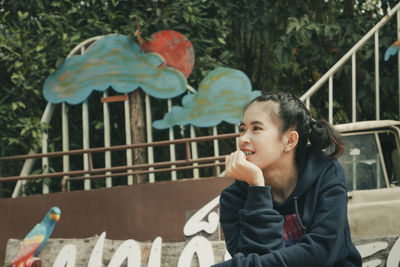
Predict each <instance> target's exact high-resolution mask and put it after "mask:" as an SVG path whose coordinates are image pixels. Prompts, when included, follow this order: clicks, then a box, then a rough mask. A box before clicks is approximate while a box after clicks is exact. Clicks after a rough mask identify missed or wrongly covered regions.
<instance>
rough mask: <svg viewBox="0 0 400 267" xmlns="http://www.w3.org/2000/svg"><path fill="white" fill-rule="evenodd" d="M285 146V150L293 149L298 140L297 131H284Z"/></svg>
mask: <svg viewBox="0 0 400 267" xmlns="http://www.w3.org/2000/svg"><path fill="white" fill-rule="evenodd" d="M285 139H286V140H285V141H286V144H285V145H286V147H285V151H286V152H289V151H290V150H292V149H294V148H295V147H296V145H297V143H298V142H299V133H298V132H297V131H290V130H289V131H287V132H286V138H285Z"/></svg>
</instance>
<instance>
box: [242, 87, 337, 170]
mask: <svg viewBox="0 0 400 267" xmlns="http://www.w3.org/2000/svg"><path fill="white" fill-rule="evenodd" d="M268 101H272V102H275V103H277V104H278V108H273V107H267V109H268V111H269V112H270V113H271V115H272V118H273V120H275V121H276V122H277V123H278V124H277V125H278V127H279V126H280V128H281V129H280V130H281V133H285V132H286V131H287V130H289V129H291V128H294V129H295V130H296V131H297V133H298V134H299V141H298V144H297V149H296V162H297V164H299V163H300V162H301V161H302V160H303V158H304V156H305V150H306V146H307V142H308V141H310V143H311V146H312V147H313V148H314V149H316V150H323V149H326V148H329V150H330V151H331V150H333V152H332V153H330V154H329V156H331V157H339V156H340V155H341V154H342V152H343V148H344V144H343V141H342V137H341V136H340V134H339V133H338V132H337V131H336V130H335V129H334V128H333V127H332V125H330V124H329V123H328V122H326V121H323V120H315V119H313V118H312V117H311V115H310V111H309V110H308V109H307V108H306V106H305V105H304V103H303V102H302V101H301V100H300V99H298V98H297V97H295V96H294V95H292V94H290V93H280V92H270V93H267V94H265V95H262V96H259V97H256V98H255V99H253V100H252V101H251V102H250V103H248V104H247V105H246V107H245V110H246V109H247V108H248V107H249V106H250V105H251V104H253V103H255V102H268Z"/></svg>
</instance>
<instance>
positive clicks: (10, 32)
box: [0, 0, 398, 175]
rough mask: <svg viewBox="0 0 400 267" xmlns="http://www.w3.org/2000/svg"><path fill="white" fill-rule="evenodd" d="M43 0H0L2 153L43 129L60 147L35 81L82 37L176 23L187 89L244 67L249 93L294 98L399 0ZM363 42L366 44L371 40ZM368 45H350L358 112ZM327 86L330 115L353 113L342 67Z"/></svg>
mask: <svg viewBox="0 0 400 267" xmlns="http://www.w3.org/2000/svg"><path fill="white" fill-rule="evenodd" d="M50 2H51V3H50V4H49V3H48V1H44V0H26V1H0V58H1V64H0V129H1V131H0V147H1V153H2V155H4V156H5V155H15V154H25V153H27V152H28V150H29V148H30V147H31V146H32V144H38V143H39V142H40V138H39V137H40V133H41V131H49V134H50V136H51V138H50V141H51V143H50V144H49V146H50V148H51V149H53V150H55V149H59V141H60V138H61V137H60V133H59V131H58V132H57V131H56V130H57V129H59V128H60V127H61V126H60V125H59V124H56V125H53V128H49V127H48V126H46V125H42V124H41V123H40V118H41V116H42V113H43V110H44V108H45V105H46V103H45V101H44V99H43V96H42V86H43V83H44V80H45V79H46V77H47V76H49V75H50V74H51V73H52V72H54V71H55V69H56V68H58V67H59V66H60V64H61V63H62V62H63V61H64V59H65V57H66V56H67V55H68V54H69V52H70V51H71V49H73V48H74V47H75V46H76V45H78V44H79V43H80V42H82V41H84V40H86V39H88V38H91V37H94V36H98V35H105V34H110V33H121V34H125V35H128V36H130V37H131V38H133V39H136V38H137V37H136V36H135V31H136V30H137V29H139V30H140V31H141V36H142V38H143V39H144V40H146V38H149V37H150V36H151V34H153V33H155V32H157V31H160V30H165V29H172V30H176V31H179V32H181V33H182V34H184V35H185V36H186V37H187V38H188V39H189V40H190V41H191V43H192V44H193V47H194V50H195V65H194V69H193V72H192V74H191V75H190V77H189V83H190V84H191V85H192V86H193V87H195V88H197V87H198V84H199V83H200V81H201V80H202V79H203V78H204V76H205V75H206V74H207V73H208V72H209V71H211V70H213V69H215V68H217V67H230V68H236V69H239V70H242V71H243V72H245V73H246V74H247V76H249V77H250V79H251V82H252V85H253V88H255V89H257V90H264V91H271V90H282V91H289V92H293V93H295V94H296V95H298V96H300V95H301V94H302V93H304V92H305V90H306V89H307V88H309V87H310V86H312V84H313V83H314V82H315V81H316V80H317V79H318V78H319V77H321V75H323V74H324V73H325V72H326V71H327V70H328V69H329V68H330V67H331V66H333V64H335V63H336V62H337V61H338V60H339V59H340V57H341V56H342V55H344V54H345V53H346V52H347V51H348V49H350V48H351V47H352V46H353V45H354V44H355V43H356V42H357V41H358V40H359V39H360V38H361V37H362V36H363V35H364V34H365V33H366V32H368V30H369V29H370V28H372V27H373V26H374V25H375V24H376V23H377V22H378V21H379V19H380V18H381V17H382V16H383V15H384V13H385V10H384V9H385V8H386V6H387V5H390V6H392V7H393V6H394V5H395V4H396V3H397V1H394V0H389V1H386V2H385V3H384V4H382V6H380V5H381V2H380V1H366V2H365V1H364V2H363V1H356V4H355V6H353V7H352V8H350V9H348V8H347V7H345V3H348V1H340V0H329V1H319V0H302V1H271V0H242V1H240V2H237V1H232V0H218V1H204V0H176V1H128V0H96V1H94V0H93V1H72V0H65V1H50ZM395 24H396V23H391V22H389V23H388V27H385V28H383V29H382V30H381V33H380V37H381V38H382V39H381V40H380V49H381V51H382V50H384V49H385V48H386V47H387V46H388V45H390V44H391V43H392V42H393V41H394V38H395V37H394V35H393V34H392V33H393V32H396V29H395V27H396V25H395ZM387 28H388V30H386V29H387ZM368 46H369V47H373V43H369V44H368ZM369 47H367V48H365V49H362V50H360V51H359V52H357V86H358V89H357V97H358V99H360V100H361V102H362V104H360V106H359V107H358V109H359V110H358V113H359V114H361V116H362V117H365V118H368V117H370V115H371V113H373V112H374V110H372V109H371V108H370V107H371V106H372V105H373V100H372V98H371V97H370V96H371V95H374V93H373V90H374V88H373V86H374V85H373V84H374V64H373V62H372V61H371V59H370V57H371V56H372V57H373V54H371V51H373V49H372V50H370V49H368V48H369ZM389 65H390V64H386V65H384V64H383V65H381V69H380V72H381V75H382V78H381V81H382V82H381V84H382V90H381V92H382V94H383V95H382V99H384V98H383V97H384V96H386V98H385V100H384V101H385V109H386V110H385V114H396V113H397V107H396V106H397V104H396V103H395V99H397V94H398V93H397V92H394V91H393V89H392V88H395V87H396V86H393V84H396V77H395V76H396V75H394V74H393V73H394V71H393V70H392V69H390V66H389ZM334 87H335V100H336V102H335V110H340V113H338V114H339V115H338V118H339V119H340V121H345V120H346V118H348V117H349V116H348V114H350V112H351V111H350V110H351V106H349V104H348V102H349V101H347V100H348V99H350V95H349V92H351V67H350V66H346V67H345V68H344V69H343V70H341V72H339V73H337V74H335V76H334ZM371 92H372V93H371ZM93 94H94V96H96V97H97V96H98V95H96V93H93ZM324 94H325V93H324V92H321V94H319V95H316V96H315V98H314V97H313V99H312V103H313V105H316V106H315V107H314V108H315V110H318V111H319V113H321V112H320V111H321V110H324V108H325V103H326V99H327V98H326V97H325V95H324ZM393 95H394V97H393ZM386 99H388V100H386ZM89 101H91V100H90V99H89ZM94 102H95V101H94ZM314 103H315V104H314ZM91 105H94V106H95V107H94V108H93V110H91V111H90V115H91V118H90V121H91V126H90V127H91V128H90V134H91V139H90V141H91V146H102V145H103V142H104V141H103V138H102V136H101V132H102V130H103V121H102V117H101V116H102V114H101V112H100V113H99V112H98V110H99V109H101V106H99V105H100V104H99V103H98V102H95V103H91ZM391 110H394V111H391ZM59 112H60V111H59V110H57V111H56V114H54V116H59V115H60V114H59ZM113 112H114V113H113V114H114V115H113V116H115V117H116V119H115V120H116V121H117V122H118V125H117V126H119V127H117V128H116V131H115V132H113V134H112V136H113V138H115V140H112V142H113V143H118V142H119V140H120V139H121V138H120V136H119V135H120V133H119V132H118V131H117V130H118V128H121V127H123V122H120V121H119V120H120V118H123V115H122V113H121V112H122V111H118V110H117V111H113ZM71 113H72V115H73V117H74V118H80V117H81V114H80V111H79V110H77V109H71ZM322 113H323V112H322ZM322 113H321V114H322ZM372 117H373V116H372ZM55 122H56V123H59V120H56V121H55ZM77 124H79V123H77ZM73 127H78V126H74V125H73V124H72V125H71V128H72V129H71V131H73V130H74V129H73ZM113 128H114V127H113ZM81 142H82V141H81V136H79V135H77V136H71V140H70V143H71V147H80V146H81ZM72 164H74V163H72ZM79 164H81V163H79ZM0 167H1V168H2V169H1V173H2V175H7V174H8V173H9V172H11V169H8V168H7V166H2V165H1V166H0ZM15 169H16V170H17V169H18V168H15Z"/></svg>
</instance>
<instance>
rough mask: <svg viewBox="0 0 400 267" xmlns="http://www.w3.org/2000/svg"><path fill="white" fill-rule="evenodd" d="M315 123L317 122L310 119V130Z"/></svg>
mask: <svg viewBox="0 0 400 267" xmlns="http://www.w3.org/2000/svg"><path fill="white" fill-rule="evenodd" d="M315 123H317V121H316V120H315V119H314V118H313V117H310V128H312V127H313V126H314V125H315Z"/></svg>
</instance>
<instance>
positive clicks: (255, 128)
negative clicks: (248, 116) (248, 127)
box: [253, 126, 261, 131]
mask: <svg viewBox="0 0 400 267" xmlns="http://www.w3.org/2000/svg"><path fill="white" fill-rule="evenodd" d="M258 130H261V128H260V127H258V126H254V127H253V131H258Z"/></svg>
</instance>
